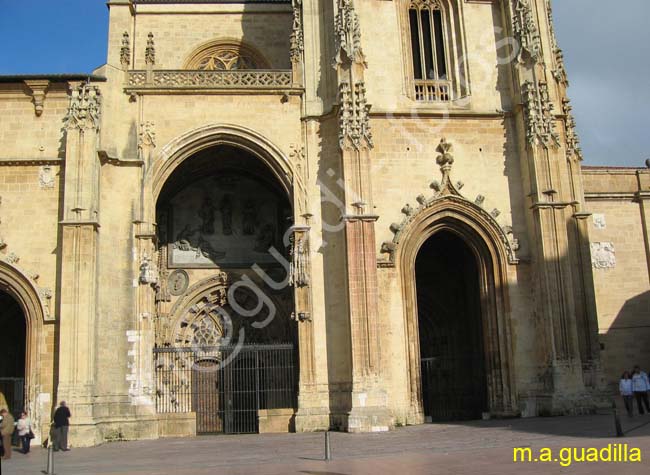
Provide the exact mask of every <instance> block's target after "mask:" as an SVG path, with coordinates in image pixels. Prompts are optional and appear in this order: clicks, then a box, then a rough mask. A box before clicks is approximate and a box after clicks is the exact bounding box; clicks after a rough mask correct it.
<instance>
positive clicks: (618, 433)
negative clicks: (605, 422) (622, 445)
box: [612, 401, 625, 437]
mask: <svg viewBox="0 0 650 475" xmlns="http://www.w3.org/2000/svg"><path fill="white" fill-rule="evenodd" d="M612 408H613V409H614V426H615V427H616V437H623V436H624V435H625V434H624V433H623V427H622V426H621V418H620V417H618V409H617V408H616V401H612Z"/></svg>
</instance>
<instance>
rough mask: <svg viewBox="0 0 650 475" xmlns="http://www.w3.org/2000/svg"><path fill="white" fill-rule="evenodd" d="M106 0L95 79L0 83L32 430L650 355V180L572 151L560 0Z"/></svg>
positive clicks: (465, 401)
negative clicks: (592, 164) (54, 421)
mask: <svg viewBox="0 0 650 475" xmlns="http://www.w3.org/2000/svg"><path fill="white" fill-rule="evenodd" d="M108 8H109V11H110V15H109V18H110V20H109V21H110V24H109V37H108V57H107V61H106V64H105V65H104V66H102V67H100V68H98V69H97V70H95V71H94V72H93V73H92V74H90V75H75V74H69V75H65V74H64V75H36V76H19V75H15V76H2V77H0V111H1V114H2V121H1V122H0V196H1V199H2V201H1V202H0V218H1V223H0V237H1V240H0V246H1V248H2V249H1V250H0V299H2V310H1V312H2V315H1V318H2V328H3V331H2V332H3V336H2V339H3V344H2V346H3V350H2V351H3V353H2V355H0V356H1V357H2V363H0V367H1V369H2V373H0V384H1V385H2V386H1V387H0V389H2V391H3V393H4V394H5V397H6V399H7V401H8V404H9V405H10V406H11V405H13V407H12V410H20V407H18V406H21V405H25V407H27V408H28V409H29V410H30V412H31V414H32V418H33V420H34V421H35V422H36V426H37V427H36V429H37V430H36V432H37V436H39V437H42V438H46V437H47V430H48V427H49V422H50V420H51V414H52V411H53V409H54V408H55V407H56V404H57V403H58V401H61V400H65V401H67V404H68V406H69V407H70V409H71V412H72V414H73V417H72V419H71V424H72V427H71V430H70V438H71V441H72V444H73V445H75V446H81V445H94V444H98V443H101V442H103V441H107V440H120V439H143V438H156V437H164V436H185V435H195V434H203V433H221V432H226V433H247V432H277V431H285V432H286V431H316V430H327V429H338V430H347V431H351V432H359V431H384V430H390V429H392V428H395V427H396V426H400V425H406V424H420V423H423V422H430V421H434V422H435V421H449V420H464V419H480V418H487V417H518V416H522V417H534V416H538V415H550V414H575V413H582V412H585V411H590V410H593V409H594V408H595V407H597V406H598V405H600V404H602V403H603V401H604V400H605V395H606V394H607V390H608V384H610V383H612V382H613V381H616V379H617V377H618V371H619V369H622V368H619V366H621V365H630V364H634V363H640V364H644V363H646V364H647V363H650V361H648V360H649V357H650V355H649V353H648V352H649V351H650V344H642V342H643V341H645V342H646V343H648V340H649V339H650V332H649V331H648V329H647V328H646V326H645V322H646V321H647V311H648V300H647V298H648V296H647V294H648V285H649V277H648V275H649V273H648V272H649V271H648V269H649V267H648V262H650V261H649V260H648V256H650V252H648V245H649V242H650V240H649V239H648V233H647V230H646V215H647V209H646V208H645V206H644V203H645V200H646V199H647V198H648V197H650V189H649V185H650V181H649V176H650V175H649V174H648V173H647V171H646V170H643V169H614V168H607V167H600V168H588V167H582V165H581V161H582V154H581V151H580V148H579V143H578V138H577V136H576V131H575V123H574V120H573V117H572V114H571V105H570V103H569V99H568V97H567V87H568V80H567V75H566V72H565V69H564V64H563V58H562V51H561V50H560V49H559V47H558V45H557V41H556V39H555V35H554V31H553V23H552V12H551V4H550V1H549V0H356V1H353V0H328V1H326V0H293V1H292V2H289V1H284V0H266V1H263V0H241V1H239V2H230V1H228V2H225V1H198V0H197V1H166V0H137V1H136V0H114V1H109V2H108ZM70 54H72V52H70ZM639 339H640V340H639ZM639 342H641V343H639ZM635 345H636V346H635ZM629 357H633V358H634V359H635V360H634V361H629V362H628V361H627V359H626V358H629ZM644 359H645V360H644ZM637 360H638V361H637Z"/></svg>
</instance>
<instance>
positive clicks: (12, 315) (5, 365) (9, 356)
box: [0, 290, 27, 415]
mask: <svg viewBox="0 0 650 475" xmlns="http://www.w3.org/2000/svg"><path fill="white" fill-rule="evenodd" d="M0 329H2V331H0V392H1V393H2V396H0V406H4V404H6V405H7V407H8V408H9V410H10V411H11V412H12V413H13V414H14V415H16V414H18V413H19V412H20V411H22V410H23V405H24V404H25V374H26V373H25V369H26V368H25V365H26V354H27V322H26V320H25V314H24V312H23V310H22V308H21V307H20V305H19V303H18V302H17V301H16V300H15V299H14V298H13V297H12V296H11V295H9V294H8V293H7V292H4V291H2V290H0Z"/></svg>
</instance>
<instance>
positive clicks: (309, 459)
mask: <svg viewBox="0 0 650 475" xmlns="http://www.w3.org/2000/svg"><path fill="white" fill-rule="evenodd" d="M622 422H623V425H624V429H625V431H626V432H627V435H626V437H624V438H622V439H621V438H618V439H617V438H615V437H614V424H613V419H612V416H610V415H607V416H606V415H602V416H580V417H561V418H538V419H512V420H505V421H477V422H470V423H458V424H426V425H421V426H413V427H406V428H400V429H397V430H395V431H392V432H389V433H379V434H345V433H331V441H332V454H333V460H332V461H329V462H325V461H323V453H324V434H323V433H308V434H266V435H221V436H204V437H195V438H183V439H160V440H154V441H133V442H115V443H110V444H105V445H102V446H100V447H93V448H83V449H82V448H78V449H74V448H73V450H71V451H70V452H65V453H60V452H59V453H56V454H55V455H56V473H57V474H58V475H81V474H83V475H86V474H97V475H114V474H121V475H148V474H152V475H153V474H156V475H161V474H174V475H203V474H206V475H207V474H246V475H248V474H254V475H267V474H268V475H275V474H278V475H280V474H311V475H356V474H373V475H381V474H400V475H410V474H413V475H419V474H443V475H447V474H464V473H468V474H474V473H481V474H503V473H518V474H519V473H531V474H538V473H539V474H547V473H580V474H589V475H599V474H612V473H616V474H637V473H638V474H646V475H647V474H648V473H650V464H649V462H650V416H645V417H635V418H633V419H631V420H630V419H628V418H624V419H623V421H622ZM615 443H627V444H629V445H630V446H633V447H638V448H640V449H641V450H642V453H643V456H644V460H643V462H642V463H641V464H612V463H603V464H594V463H589V464H586V463H585V464H574V465H573V466H571V467H568V468H562V467H560V466H559V464H552V463H551V464H549V463H540V464H514V463H513V462H512V457H513V448H514V447H531V448H533V449H539V448H541V447H550V448H553V449H559V448H561V447H596V448H602V447H605V446H607V445H608V444H615ZM646 458H647V460H646ZM45 462H46V451H45V450H44V449H42V448H35V449H34V450H33V452H32V453H30V454H28V455H26V456H25V455H22V454H20V453H18V452H14V457H13V458H12V459H11V460H9V461H4V462H3V467H2V468H3V472H2V473H3V474H5V475H13V474H15V475H23V474H25V475H26V474H38V473H41V471H42V470H43V469H44V468H45Z"/></svg>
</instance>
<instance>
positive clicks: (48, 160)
mask: <svg viewBox="0 0 650 475" xmlns="http://www.w3.org/2000/svg"><path fill="white" fill-rule="evenodd" d="M62 163H63V159H62V158H59V157H42V158H9V157H0V166H5V167H6V166H21V165H23V166H24V165H34V166H38V165H59V164H62Z"/></svg>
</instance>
